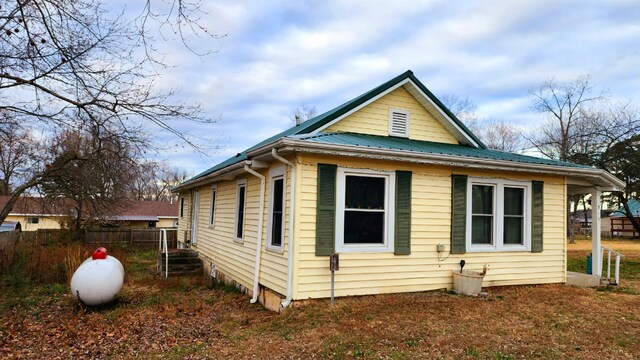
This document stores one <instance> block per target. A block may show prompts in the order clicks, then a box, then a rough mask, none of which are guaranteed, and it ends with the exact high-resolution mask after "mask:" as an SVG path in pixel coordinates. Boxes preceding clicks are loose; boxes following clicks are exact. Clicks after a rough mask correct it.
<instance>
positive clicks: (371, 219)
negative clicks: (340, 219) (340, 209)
mask: <svg viewBox="0 0 640 360" xmlns="http://www.w3.org/2000/svg"><path fill="white" fill-rule="evenodd" d="M383 233H384V212H378V211H349V210H346V211H345V212H344V243H345V244H384V236H383Z"/></svg>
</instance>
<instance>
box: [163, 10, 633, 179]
mask: <svg viewBox="0 0 640 360" xmlns="http://www.w3.org/2000/svg"><path fill="white" fill-rule="evenodd" d="M206 7H207V9H206V10H207V12H208V14H209V15H207V17H206V18H205V20H206V24H207V27H209V28H210V29H212V30H213V31H214V32H215V33H218V34H221V33H228V34H229V36H228V37H227V38H225V39H223V40H221V41H220V43H215V45H216V46H220V49H221V50H220V52H218V53H217V54H215V55H213V56H211V57H209V58H207V59H206V61H205V62H201V61H200V60H199V59H197V58H194V57H192V56H190V55H189V54H188V53H185V52H184V51H185V50H184V49H183V48H180V47H179V46H178V45H179V44H178V45H176V46H175V47H173V46H174V44H172V47H171V49H172V54H171V58H170V60H171V61H172V62H178V63H179V64H180V65H181V66H180V68H179V69H177V70H176V71H175V72H173V73H172V74H171V75H170V76H167V77H165V78H164V79H163V80H162V84H161V86H162V87H167V86H171V87H172V88H179V89H181V90H183V92H182V94H183V96H185V97H186V98H188V99H193V100H199V101H201V102H202V103H203V105H204V106H205V108H206V109H207V111H209V112H211V113H212V114H215V115H217V114H223V117H224V119H225V121H226V124H225V125H224V126H223V127H222V129H223V131H224V136H225V139H228V144H229V146H228V148H227V149H225V150H224V151H223V152H221V153H220V155H216V157H221V156H222V155H223V154H224V155H233V154H235V153H236V152H238V151H241V150H244V149H245V148H246V147H248V146H250V145H253V144H254V143H256V142H258V141H260V140H262V139H264V138H266V137H268V136H271V135H273V134H275V133H277V132H279V131H281V130H283V129H284V128H286V126H287V125H288V118H289V117H290V114H291V112H292V109H294V108H295V107H296V106H297V105H299V104H301V103H306V104H309V105H316V107H317V109H318V111H319V112H323V111H326V110H329V109H330V108H331V107H335V106H337V105H339V104H341V103H342V102H344V101H346V100H349V99H350V98H352V97H354V96H358V95H360V94H361V93H362V92H364V91H367V90H369V89H370V88H372V87H373V86H376V85H378V84H380V83H382V82H384V81H386V80H388V79H390V78H391V77H393V76H395V75H398V74H400V73H402V72H403V71H405V70H407V69H412V70H414V72H415V73H416V75H417V76H418V77H419V78H420V79H421V80H422V81H423V82H424V83H425V85H427V87H429V88H430V89H431V90H432V91H434V93H436V94H445V93H453V94H458V95H461V96H469V97H470V98H471V100H473V101H474V102H476V103H477V104H478V113H479V114H480V115H481V116H482V117H492V118H497V119H504V120H506V121H513V122H515V123H518V124H522V126H526V125H527V124H530V123H532V122H534V121H535V120H537V119H539V118H540V117H539V114H535V113H532V112H531V110H530V108H529V105H530V99H529V98H528V89H529V88H530V87H532V86H536V85H537V84H540V83H541V82H542V81H544V80H545V79H547V78H549V77H556V78H557V79H559V80H569V79H573V78H575V77H576V76H577V75H579V74H583V73H590V74H591V75H592V79H593V84H594V85H595V86H597V87H602V88H607V89H609V91H610V93H611V94H612V96H613V97H615V98H618V99H635V100H636V101H638V99H640V73H638V71H637V69H638V68H640V43H638V41H637V39H638V38H640V25H639V24H638V22H637V21H636V19H635V18H636V17H637V16H634V14H636V15H637V13H638V11H639V10H638V9H639V7H638V6H637V3H636V2H634V1H630V2H625V1H618V2H608V3H592V2H591V3H584V2H578V1H533V0H532V1H518V2H513V1H507V0H501V1H491V2H473V3H469V2H465V3H455V2H450V1H424V2H418V3H417V4H416V2H414V1H395V2H393V3H389V2H383V1H352V2H347V3H344V2H340V1H312V2H286V1H275V2H268V3H267V2H260V1H249V2H232V1H222V2H215V3H214V2H208V3H206ZM206 45H210V43H208V42H207V43H204V44H203V46H204V47H206ZM220 131H221V130H217V131H216V132H215V133H214V134H212V136H216V135H218V134H220ZM179 159H180V162H181V163H183V164H184V163H186V162H189V155H188V154H181V155H180V157H179ZM192 162H193V164H196V165H190V166H192V167H194V168H195V167H197V164H200V166H201V169H204V167H205V166H208V165H210V164H209V163H207V164H205V163H204V162H203V161H201V160H198V159H197V158H194V159H193V161H192Z"/></svg>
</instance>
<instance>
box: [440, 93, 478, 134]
mask: <svg viewBox="0 0 640 360" xmlns="http://www.w3.org/2000/svg"><path fill="white" fill-rule="evenodd" d="M439 99H440V101H441V102H442V103H443V104H444V106H446V107H447V109H449V111H451V112H452V113H453V115H455V116H456V117H457V118H458V119H460V120H462V121H463V122H464V123H465V125H467V126H468V127H469V128H470V129H471V131H474V132H475V127H474V126H475V123H476V120H478V115H477V114H476V110H477V109H478V106H477V105H476V104H475V103H474V102H473V101H471V100H470V99H469V97H465V98H462V97H459V96H457V95H454V94H445V95H442V96H440V98H439Z"/></svg>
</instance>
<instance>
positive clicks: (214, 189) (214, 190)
mask: <svg viewBox="0 0 640 360" xmlns="http://www.w3.org/2000/svg"><path fill="white" fill-rule="evenodd" d="M214 200H215V201H214ZM217 202H218V184H212V185H211V196H210V197H209V227H210V228H211V229H214V228H215V227H216V203H217Z"/></svg>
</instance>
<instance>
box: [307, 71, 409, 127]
mask: <svg viewBox="0 0 640 360" xmlns="http://www.w3.org/2000/svg"><path fill="white" fill-rule="evenodd" d="M407 82H409V79H405V80H403V81H401V82H399V83H397V84H395V85H393V86H392V87H390V88H388V89H387V90H385V91H383V92H382V93H380V94H378V95H377V96H374V97H372V98H371V99H369V101H367V102H364V103H363V104H361V105H360V106H358V107H356V108H354V109H352V110H351V111H349V112H348V113H346V114H344V115H342V116H340V117H338V118H336V119H334V120H332V121H330V122H328V123H327V124H325V125H323V126H321V127H319V128H317V129H315V130H313V131H312V132H310V133H309V134H317V133H319V132H321V131H322V130H324V129H326V128H328V127H330V126H331V125H333V124H335V123H337V122H339V121H340V120H342V119H344V118H346V117H347V116H349V115H351V114H353V113H355V112H356V111H358V110H360V109H362V108H364V107H365V106H367V105H369V104H371V103H373V102H375V101H376V100H378V99H380V98H381V97H383V96H385V95H387V94H389V93H390V92H392V91H393V90H395V89H397V88H399V87H400V86H402V85H404V84H406V83H407Z"/></svg>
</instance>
